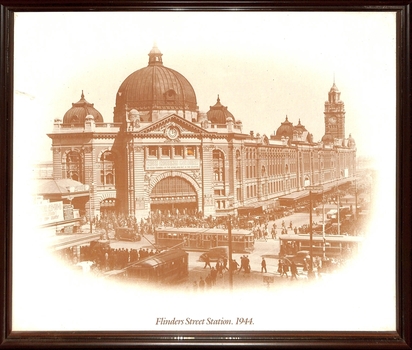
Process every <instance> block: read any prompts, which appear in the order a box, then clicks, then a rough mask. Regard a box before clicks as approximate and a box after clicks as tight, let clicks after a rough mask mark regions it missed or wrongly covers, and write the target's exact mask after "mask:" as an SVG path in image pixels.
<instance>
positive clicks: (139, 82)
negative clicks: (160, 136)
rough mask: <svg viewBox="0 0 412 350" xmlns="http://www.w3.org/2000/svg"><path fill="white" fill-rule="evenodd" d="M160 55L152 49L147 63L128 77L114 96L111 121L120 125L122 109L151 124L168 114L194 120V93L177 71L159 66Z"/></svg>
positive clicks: (195, 105)
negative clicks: (114, 101)
mask: <svg viewBox="0 0 412 350" xmlns="http://www.w3.org/2000/svg"><path fill="white" fill-rule="evenodd" d="M162 56H163V55H162V53H161V52H160V50H159V49H158V48H157V47H156V46H154V47H153V49H152V50H151V51H150V53H149V64H148V66H147V67H145V68H142V69H139V70H137V71H135V72H133V73H132V74H130V75H129V76H128V77H127V78H126V79H125V80H124V81H123V83H122V84H121V85H120V87H119V90H118V91H117V94H116V106H115V107H114V121H115V122H120V121H122V118H123V117H124V115H125V110H126V109H129V108H130V109H135V110H137V111H138V112H139V115H140V119H141V121H144V122H155V121H157V120H159V119H161V118H164V117H166V116H168V115H170V114H171V113H174V114H176V115H178V116H181V117H183V118H185V119H187V120H189V121H192V120H194V121H196V120H197V114H198V106H197V101H196V94H195V91H194V89H193V87H192V85H191V84H190V83H189V81H188V80H187V79H186V78H185V77H184V76H183V75H182V74H180V73H179V72H176V71H175V70H173V69H171V68H167V67H165V66H164V65H163V60H162Z"/></svg>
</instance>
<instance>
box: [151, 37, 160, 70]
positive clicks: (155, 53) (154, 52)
mask: <svg viewBox="0 0 412 350" xmlns="http://www.w3.org/2000/svg"><path fill="white" fill-rule="evenodd" d="M162 56H163V54H162V53H161V52H160V50H159V49H158V47H157V44H156V42H154V43H153V48H152V49H151V50H150V52H149V65H153V64H159V65H163V61H162Z"/></svg>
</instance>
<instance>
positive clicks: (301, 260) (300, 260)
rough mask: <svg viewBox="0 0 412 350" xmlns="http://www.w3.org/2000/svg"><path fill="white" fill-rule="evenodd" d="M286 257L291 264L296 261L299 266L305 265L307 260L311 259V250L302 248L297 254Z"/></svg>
mask: <svg viewBox="0 0 412 350" xmlns="http://www.w3.org/2000/svg"><path fill="white" fill-rule="evenodd" d="M284 258H285V259H286V260H287V261H288V262H289V263H290V264H291V263H292V262H294V263H295V265H296V266H298V267H305V261H308V260H309V259H310V252H309V250H300V251H298V252H297V253H296V254H293V255H286V256H285V257H284Z"/></svg>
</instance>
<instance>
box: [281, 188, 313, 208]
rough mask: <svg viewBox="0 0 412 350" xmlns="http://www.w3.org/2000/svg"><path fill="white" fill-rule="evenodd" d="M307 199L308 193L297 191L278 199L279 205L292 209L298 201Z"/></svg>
mask: <svg viewBox="0 0 412 350" xmlns="http://www.w3.org/2000/svg"><path fill="white" fill-rule="evenodd" d="M308 198H309V191H308V190H303V191H297V192H293V193H289V194H287V195H284V196H282V197H279V205H281V206H284V207H294V206H295V205H296V204H297V203H298V202H299V201H302V200H306V199H308Z"/></svg>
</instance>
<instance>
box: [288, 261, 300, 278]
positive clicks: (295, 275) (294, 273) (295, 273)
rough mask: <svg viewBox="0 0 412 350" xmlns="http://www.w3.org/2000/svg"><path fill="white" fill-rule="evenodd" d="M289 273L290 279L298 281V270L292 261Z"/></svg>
mask: <svg viewBox="0 0 412 350" xmlns="http://www.w3.org/2000/svg"><path fill="white" fill-rule="evenodd" d="M290 272H291V274H292V277H291V278H292V279H293V278H295V279H298V268H297V266H296V264H295V262H294V261H292V264H291V266H290Z"/></svg>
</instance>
